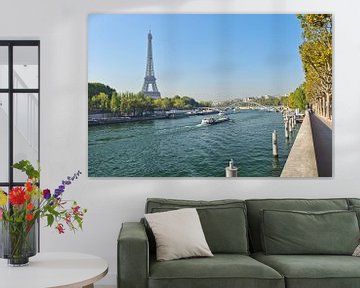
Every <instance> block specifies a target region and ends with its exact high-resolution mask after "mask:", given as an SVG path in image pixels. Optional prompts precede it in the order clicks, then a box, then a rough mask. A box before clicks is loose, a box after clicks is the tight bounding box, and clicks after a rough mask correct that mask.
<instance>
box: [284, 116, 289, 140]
mask: <svg viewBox="0 0 360 288" xmlns="http://www.w3.org/2000/svg"><path fill="white" fill-rule="evenodd" d="M284 125H285V138H289V121H288V119H287V118H286V119H285V124H284Z"/></svg>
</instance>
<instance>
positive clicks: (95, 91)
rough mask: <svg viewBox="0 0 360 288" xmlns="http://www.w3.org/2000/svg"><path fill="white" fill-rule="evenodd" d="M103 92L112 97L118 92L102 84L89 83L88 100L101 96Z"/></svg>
mask: <svg viewBox="0 0 360 288" xmlns="http://www.w3.org/2000/svg"><path fill="white" fill-rule="evenodd" d="M101 92H103V93H105V94H106V95H108V96H110V95H112V94H113V93H114V92H116V91H115V89H113V88H111V87H109V86H107V85H105V84H102V83H88V99H91V98H92V97H94V96H96V95H99V94H100V93H101Z"/></svg>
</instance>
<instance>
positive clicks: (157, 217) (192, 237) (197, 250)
mask: <svg viewBox="0 0 360 288" xmlns="http://www.w3.org/2000/svg"><path fill="white" fill-rule="evenodd" d="M145 218H146V220H147V222H148V223H149V226H150V228H151V230H152V232H153V233H154V236H155V240H156V259H157V260H158V261H165V260H173V259H179V258H188V257H200V256H213V254H212V253H211V251H210V248H209V246H208V244H207V242H206V239H205V236H204V232H203V230H202V227H201V223H200V219H199V215H198V213H197V211H196V209H195V208H185V209H179V210H174V211H168V212H161V213H152V214H145Z"/></svg>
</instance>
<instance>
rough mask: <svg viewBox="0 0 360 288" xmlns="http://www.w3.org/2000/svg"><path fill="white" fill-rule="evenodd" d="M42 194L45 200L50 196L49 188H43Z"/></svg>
mask: <svg viewBox="0 0 360 288" xmlns="http://www.w3.org/2000/svg"><path fill="white" fill-rule="evenodd" d="M43 196H44V198H45V199H46V200H47V199H49V198H50V197H51V193H50V190H49V189H44V191H43Z"/></svg>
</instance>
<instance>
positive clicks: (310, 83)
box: [298, 14, 332, 118]
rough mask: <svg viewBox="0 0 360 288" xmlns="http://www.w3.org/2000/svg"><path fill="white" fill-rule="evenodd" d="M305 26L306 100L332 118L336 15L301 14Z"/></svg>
mask: <svg viewBox="0 0 360 288" xmlns="http://www.w3.org/2000/svg"><path fill="white" fill-rule="evenodd" d="M298 19H299V20H300V24H301V27H302V29H303V34H302V36H303V43H302V44H301V45H300V56H301V60H302V63H303V69H304V72H305V83H304V91H305V94H306V100H307V101H308V102H309V103H310V104H311V105H312V106H315V109H316V110H317V111H318V112H319V113H320V114H322V115H324V116H326V117H328V118H331V106H332V16H331V14H301V15H298Z"/></svg>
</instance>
